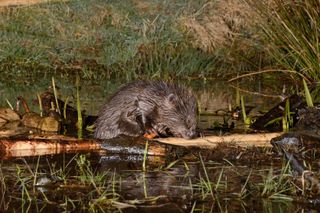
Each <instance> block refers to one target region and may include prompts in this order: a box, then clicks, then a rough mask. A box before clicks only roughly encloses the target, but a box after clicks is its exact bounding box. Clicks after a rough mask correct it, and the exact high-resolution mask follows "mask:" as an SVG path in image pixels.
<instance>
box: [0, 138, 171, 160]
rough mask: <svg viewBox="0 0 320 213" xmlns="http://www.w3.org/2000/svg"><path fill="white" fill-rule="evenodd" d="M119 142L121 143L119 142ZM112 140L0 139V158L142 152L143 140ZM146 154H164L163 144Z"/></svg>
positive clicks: (151, 147) (149, 148)
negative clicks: (95, 152) (85, 152)
mask: <svg viewBox="0 0 320 213" xmlns="http://www.w3.org/2000/svg"><path fill="white" fill-rule="evenodd" d="M120 142H121V143H120ZM120 142H117V143H116V142H115V141H112V140H104V141H101V140H95V139H77V138H74V137H68V136H63V135H29V136H28V138H23V139H8V138H1V139H0V153H1V158H2V159H4V158H10V157H26V156H38V155H49V154H59V153H75V152H80V151H93V150H95V151H98V150H104V151H105V152H107V153H121V154H128V155H134V154H143V153H144V150H145V140H132V139H131V140H126V141H120ZM147 154H148V155H159V156H164V155H165V154H166V147H165V145H160V144H156V143H153V144H152V146H149V147H148V153H147Z"/></svg>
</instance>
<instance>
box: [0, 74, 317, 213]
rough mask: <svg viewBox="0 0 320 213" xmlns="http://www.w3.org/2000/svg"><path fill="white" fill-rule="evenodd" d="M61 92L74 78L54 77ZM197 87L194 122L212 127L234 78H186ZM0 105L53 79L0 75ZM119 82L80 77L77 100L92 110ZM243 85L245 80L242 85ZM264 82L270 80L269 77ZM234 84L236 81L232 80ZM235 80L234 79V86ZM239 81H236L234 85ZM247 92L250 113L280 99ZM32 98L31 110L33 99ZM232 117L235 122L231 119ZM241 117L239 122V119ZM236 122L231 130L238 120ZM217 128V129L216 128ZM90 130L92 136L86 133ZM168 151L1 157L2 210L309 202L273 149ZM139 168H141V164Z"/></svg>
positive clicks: (284, 208)
mask: <svg viewBox="0 0 320 213" xmlns="http://www.w3.org/2000/svg"><path fill="white" fill-rule="evenodd" d="M55 81H56V84H57V86H58V87H59V88H60V89H59V92H60V94H61V96H60V97H61V99H62V100H65V98H66V97H71V98H70V100H71V101H70V104H74V103H73V102H74V101H73V97H75V94H76V86H75V83H74V82H75V81H74V80H73V79H72V78H69V79H66V78H64V77H59V76H56V77H55ZM184 83H185V84H187V85H189V86H190V87H192V88H193V89H194V91H195V93H196V96H197V99H198V101H199V106H200V108H201V113H202V116H200V118H199V127H200V129H202V130H203V131H204V133H205V134H212V133H213V132H212V131H211V130H208V129H212V126H213V123H214V122H215V121H218V122H220V123H221V122H222V121H223V118H222V117H221V116H212V114H214V113H216V111H217V110H227V109H228V107H229V105H232V106H234V105H235V99H236V94H237V90H236V89H234V85H230V84H227V83H225V82H220V81H189V82H184ZM245 83H246V84H245V85H246V88H245V90H250V91H253V92H259V93H263V94H273V95H274V94H280V92H281V91H277V90H279V88H277V87H274V88H272V87H268V86H266V85H265V84H264V83H263V81H252V83H248V82H245ZM0 84H1V87H0V88H1V90H0V93H1V97H2V99H1V100H0V101H1V102H0V105H1V106H7V101H6V100H8V101H10V102H11V103H12V104H13V105H14V103H15V100H16V97H17V96H19V95H21V96H23V97H24V98H25V99H26V100H27V102H28V103H32V102H33V101H32V100H33V99H36V94H39V93H41V92H43V91H44V90H46V89H47V88H48V87H49V86H50V85H51V77H49V78H48V77H46V76H45V77H43V78H38V79H30V80H24V81H21V82H19V81H18V82H11V81H10V80H8V81H5V82H4V81H3V82H0ZM121 84H122V83H120V82H116V83H115V82H112V81H101V82H97V81H82V83H81V90H80V94H81V107H82V109H85V110H86V113H87V114H89V115H95V114H96V113H97V112H98V110H99V108H100V107H101V105H102V104H103V102H104V100H105V98H106V97H107V96H109V95H110V94H112V92H114V91H115V90H116V89H117V88H118V87H119V86H120V85H121ZM248 85H249V86H248ZM269 85H270V84H269ZM237 86H239V85H237ZM239 87H240V86H239ZM240 88H241V87H240ZM242 94H243V95H245V99H246V104H247V105H251V106H254V108H253V110H252V112H251V114H250V115H252V116H255V115H258V114H259V113H260V112H261V111H266V110H268V109H269V108H270V107H271V106H272V105H273V104H275V103H277V102H278V101H279V100H278V99H275V98H267V97H264V96H258V95H248V94H247V93H243V92H242ZM30 105H31V108H32V110H34V111H37V110H38V109H37V106H36V105H32V104H30ZM234 122H238V121H234ZM238 123H241V122H238ZM238 123H236V130H234V131H241V129H242V128H241V125H239V128H238V125H237V124H238ZM215 133H217V134H219V133H221V132H215ZM88 137H90V135H89V136H88ZM172 153H173V154H172V155H170V156H166V157H158V156H148V157H147V158H146V159H144V156H143V155H121V154H112V153H109V152H108V151H106V150H100V151H92V152H82V153H68V154H67V153H64V154H59V155H45V156H33V157H25V158H10V159H2V160H1V167H0V192H1V193H0V195H1V198H0V210H1V212H153V213H155V212H239V211H241V212H297V211H298V212H300V211H301V212H304V211H311V210H315V209H316V208H317V205H316V204H315V201H312V200H303V199H299V197H297V196H296V195H297V194H299V193H298V192H297V189H296V188H295V187H294V185H293V184H292V183H293V182H294V179H295V176H294V174H292V173H291V172H290V171H289V169H288V167H286V163H285V162H284V161H283V159H282V157H281V156H279V155H278V154H277V153H276V152H274V151H272V149H271V148H254V147H253V148H240V147H236V146H232V145H231V146H227V145H222V146H220V147H218V148H217V149H216V150H214V151H205V150H204V151H201V152H200V151H199V150H194V151H192V152H189V153H186V154H180V153H178V152H177V153H175V152H174V151H173V152H172ZM144 164H146V166H145V171H143V170H144V169H143V165H144Z"/></svg>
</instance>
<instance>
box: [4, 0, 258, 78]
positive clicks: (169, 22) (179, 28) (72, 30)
mask: <svg viewBox="0 0 320 213" xmlns="http://www.w3.org/2000/svg"><path fill="white" fill-rule="evenodd" d="M242 5H243V4H242ZM237 6H239V3H237V5H234V6H233V8H234V9H235V10H240V11H241V7H240V8H237ZM219 9H221V10H223V9H224V5H222V4H221V3H216V2H214V1H212V2H210V1H209V2H208V1H197V2H188V1H182V0H175V1H159V0H153V1H129V0H124V1H101V0H94V1H85V0H72V1H66V2H60V1H58V2H51V3H47V4H38V5H32V6H24V7H10V8H2V9H1V11H0V20H1V21H0V34H1V38H2V42H1V43H0V51H1V56H0V62H1V63H0V72H1V73H5V74H6V75H9V76H14V77H17V75H18V76H21V75H22V76H25V75H26V73H29V75H30V74H31V73H34V74H38V73H57V72H61V73H69V74H72V73H74V72H80V73H81V77H83V78H87V79H100V78H102V77H105V78H111V77H118V78H122V79H127V80H130V79H133V78H138V77H141V76H145V77H151V78H159V77H161V78H162V77H167V78H169V77H176V76H177V77H186V76H190V77H196V78H206V77H212V76H226V75H229V74H232V73H238V72H241V71H246V70H248V69H257V68H258V66H260V65H261V60H260V61H259V64H256V63H255V62H253V61H254V60H251V59H254V58H256V57H260V55H259V54H257V52H259V51H260V49H261V47H260V46H259V45H253V44H251V43H250V42H249V41H250V39H249V38H248V36H246V35H247V34H248V32H247V31H248V29H245V28H244V26H245V25H246V23H244V21H243V19H244V18H245V17H240V18H241V20H242V21H241V23H238V22H239V20H240V19H239V17H237V16H236V15H235V14H234V11H220V10H219ZM217 11H219V14H217ZM212 16H214V19H211V17H212ZM224 16H226V17H228V19H227V20H224ZM233 19H237V21H238V22H235V23H234V24H232V23H233ZM217 23H219V25H218V26H216V24H217ZM230 24H231V25H230ZM236 35H237V36H236ZM230 36H231V37H230ZM241 42H242V43H241ZM243 42H246V45H244V44H243ZM255 42H256V41H253V42H252V43H255ZM249 43H250V44H249ZM244 52H246V53H247V54H243V53H244ZM235 61H237V63H235Z"/></svg>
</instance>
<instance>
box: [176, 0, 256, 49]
mask: <svg viewBox="0 0 320 213" xmlns="http://www.w3.org/2000/svg"><path fill="white" fill-rule="evenodd" d="M255 17H257V16H256V14H255V13H254V11H252V9H251V8H250V7H249V6H248V5H247V4H246V3H244V2H243V1H241V0H225V1H222V0H221V1H214V2H210V3H207V4H205V5H203V7H202V8H200V9H199V10H198V11H197V12H196V13H195V14H193V15H192V16H184V17H181V18H180V24H181V25H182V27H183V28H184V30H185V31H186V32H187V33H188V35H189V36H190V37H191V39H193V45H194V46H195V47H197V48H200V49H202V50H203V51H206V52H213V51H214V50H215V49H216V48H218V47H221V46H228V45H229V44H232V42H233V41H234V40H235V39H236V38H237V37H238V36H239V34H241V32H242V31H246V30H249V31H250V27H252V26H253V25H254V23H255V21H256V18H255Z"/></svg>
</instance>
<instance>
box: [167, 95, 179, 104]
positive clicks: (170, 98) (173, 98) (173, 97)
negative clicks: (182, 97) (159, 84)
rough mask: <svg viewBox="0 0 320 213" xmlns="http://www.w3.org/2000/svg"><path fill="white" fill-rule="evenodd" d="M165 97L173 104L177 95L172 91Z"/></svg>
mask: <svg viewBox="0 0 320 213" xmlns="http://www.w3.org/2000/svg"><path fill="white" fill-rule="evenodd" d="M167 99H168V101H169V102H170V103H172V104H174V103H175V102H176V100H177V97H176V96H175V95H174V94H173V93H171V94H170V95H168V97H167Z"/></svg>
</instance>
